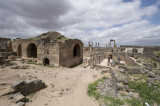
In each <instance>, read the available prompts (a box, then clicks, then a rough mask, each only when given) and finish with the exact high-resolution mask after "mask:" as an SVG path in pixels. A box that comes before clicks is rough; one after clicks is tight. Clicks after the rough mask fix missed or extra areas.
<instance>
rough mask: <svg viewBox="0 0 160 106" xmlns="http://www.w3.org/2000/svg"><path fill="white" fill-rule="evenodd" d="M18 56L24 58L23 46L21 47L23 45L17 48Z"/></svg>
mask: <svg viewBox="0 0 160 106" xmlns="http://www.w3.org/2000/svg"><path fill="white" fill-rule="evenodd" d="M17 56H18V57H22V45H21V44H19V45H18V48H17Z"/></svg>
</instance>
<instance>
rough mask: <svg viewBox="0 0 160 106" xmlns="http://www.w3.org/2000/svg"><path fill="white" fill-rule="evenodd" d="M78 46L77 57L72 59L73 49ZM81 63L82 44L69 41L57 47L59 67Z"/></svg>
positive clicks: (74, 40)
mask: <svg viewBox="0 0 160 106" xmlns="http://www.w3.org/2000/svg"><path fill="white" fill-rule="evenodd" d="M76 44H78V45H79V47H80V51H79V57H73V49H74V47H75V45H76ZM82 62H83V43H82V42H81V41H80V40H78V39H70V40H67V41H65V43H62V44H60V47H59V64H60V66H65V67H71V66H74V65H77V64H80V63H82Z"/></svg>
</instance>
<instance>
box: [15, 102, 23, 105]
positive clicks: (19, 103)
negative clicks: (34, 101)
mask: <svg viewBox="0 0 160 106" xmlns="http://www.w3.org/2000/svg"><path fill="white" fill-rule="evenodd" d="M15 106H25V103H24V102H18V103H17V104H16V105H15Z"/></svg>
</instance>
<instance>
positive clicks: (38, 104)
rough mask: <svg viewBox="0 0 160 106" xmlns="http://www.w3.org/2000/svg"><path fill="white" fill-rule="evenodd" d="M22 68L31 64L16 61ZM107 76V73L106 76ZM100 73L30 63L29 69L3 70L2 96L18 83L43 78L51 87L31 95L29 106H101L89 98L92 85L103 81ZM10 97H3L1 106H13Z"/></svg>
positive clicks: (0, 93)
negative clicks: (89, 85) (88, 92)
mask: <svg viewBox="0 0 160 106" xmlns="http://www.w3.org/2000/svg"><path fill="white" fill-rule="evenodd" d="M16 63H17V64H18V66H23V65H28V64H22V63H20V62H18V61H16ZM106 75H107V74H106ZM106 75H104V74H103V75H102V74H101V71H100V70H95V69H87V68H81V67H80V66H77V67H75V68H64V67H54V68H49V67H44V66H40V65H33V64H29V69H11V68H10V67H5V68H1V69H0V83H5V85H3V84H1V85H0V95H2V94H3V93H5V92H7V91H8V90H10V86H11V84H12V83H14V82H15V81H20V80H23V79H27V78H29V79H41V80H42V81H43V82H44V83H45V84H46V85H47V88H45V89H43V90H40V91H38V92H36V93H33V94H31V95H29V96H28V98H30V99H29V102H28V103H26V104H25V105H26V106H99V104H98V102H97V101H96V100H95V99H94V98H91V97H89V96H88V95H87V87H88V84H89V83H92V82H94V81H95V80H97V79H99V78H102V77H103V76H106ZM12 105H13V103H12V102H11V100H10V99H9V98H8V96H1V97H0V106H12Z"/></svg>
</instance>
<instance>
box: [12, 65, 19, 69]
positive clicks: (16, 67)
mask: <svg viewBox="0 0 160 106" xmlns="http://www.w3.org/2000/svg"><path fill="white" fill-rule="evenodd" d="M11 69H19V66H17V65H14V66H12V67H11Z"/></svg>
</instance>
